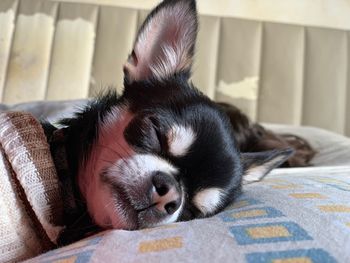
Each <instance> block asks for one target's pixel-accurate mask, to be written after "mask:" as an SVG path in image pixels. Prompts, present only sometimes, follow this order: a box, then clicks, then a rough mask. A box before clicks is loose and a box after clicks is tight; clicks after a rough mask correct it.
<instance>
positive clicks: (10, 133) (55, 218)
mask: <svg viewBox="0 0 350 263" xmlns="http://www.w3.org/2000/svg"><path fill="white" fill-rule="evenodd" d="M61 221H62V200H61V194H60V189H59V182H58V178H57V175H56V170H55V166H54V163H53V161H52V158H51V154H50V148H49V145H48V144H47V142H46V137H45V134H44V131H43V129H42V127H41V125H40V123H39V122H38V121H37V120H35V119H34V117H32V116H31V115H30V114H28V113H21V112H6V113H0V236H1V238H0V262H13V261H20V260H23V259H27V258H30V257H33V256H35V255H38V254H40V253H42V252H44V251H47V250H49V249H51V248H53V247H54V244H55V242H56V239H57V237H58V235H59V233H60V230H61V229H62V227H60V226H61V225H62V222H61Z"/></svg>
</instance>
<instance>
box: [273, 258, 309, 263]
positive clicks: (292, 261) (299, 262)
mask: <svg viewBox="0 0 350 263" xmlns="http://www.w3.org/2000/svg"><path fill="white" fill-rule="evenodd" d="M272 263H313V261H311V260H310V258H305V257H300V258H287V259H276V260H273V261H272Z"/></svg>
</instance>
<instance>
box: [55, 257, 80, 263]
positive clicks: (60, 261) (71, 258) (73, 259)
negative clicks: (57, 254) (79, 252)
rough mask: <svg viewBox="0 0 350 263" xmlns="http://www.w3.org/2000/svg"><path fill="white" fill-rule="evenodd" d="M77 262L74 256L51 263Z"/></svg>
mask: <svg viewBox="0 0 350 263" xmlns="http://www.w3.org/2000/svg"><path fill="white" fill-rule="evenodd" d="M76 260H77V257H76V256H73V257H70V258H65V259H59V260H56V261H53V263H74V262H75V261H76Z"/></svg>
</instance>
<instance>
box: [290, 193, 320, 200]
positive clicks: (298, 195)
mask: <svg viewBox="0 0 350 263" xmlns="http://www.w3.org/2000/svg"><path fill="white" fill-rule="evenodd" d="M289 196H291V197H294V198H297V199H326V198H327V197H326V196H324V195H321V194H319V193H294V194H290V195H289Z"/></svg>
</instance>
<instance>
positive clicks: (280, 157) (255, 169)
mask: <svg viewBox="0 0 350 263" xmlns="http://www.w3.org/2000/svg"><path fill="white" fill-rule="evenodd" d="M293 154H294V150H293V149H291V148H287V149H285V150H273V151H266V152H258V153H242V155H241V159H242V164H243V183H244V184H249V183H253V182H257V181H260V180H261V179H262V178H263V177H264V176H265V175H267V174H268V173H269V172H270V171H271V170H272V169H273V168H276V167H278V166H280V165H281V164H282V163H284V162H285V161H286V160H287V159H288V158H289V157H290V156H291V155H293Z"/></svg>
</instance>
